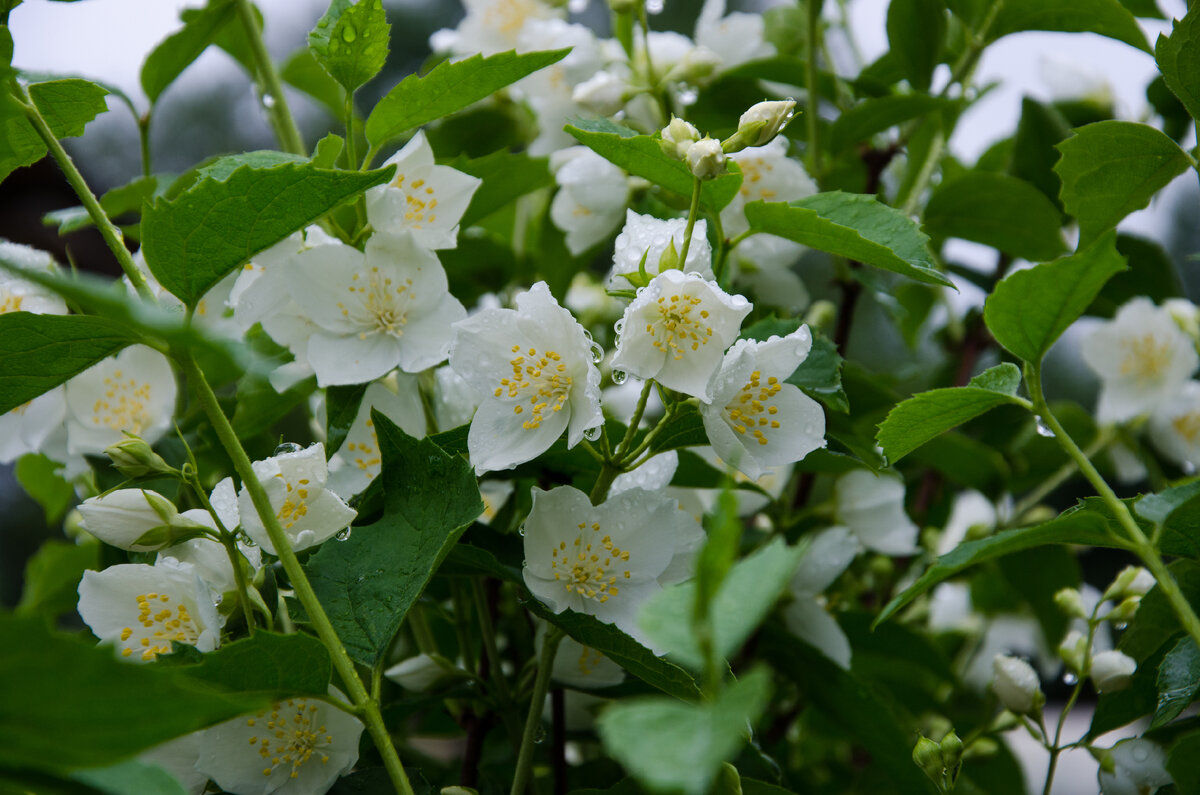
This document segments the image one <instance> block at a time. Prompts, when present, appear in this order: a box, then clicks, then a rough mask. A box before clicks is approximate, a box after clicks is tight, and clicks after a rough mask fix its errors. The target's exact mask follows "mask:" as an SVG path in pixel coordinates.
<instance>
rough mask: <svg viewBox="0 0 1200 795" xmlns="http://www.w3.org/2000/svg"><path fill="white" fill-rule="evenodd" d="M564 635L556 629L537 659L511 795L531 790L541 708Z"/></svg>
mask: <svg viewBox="0 0 1200 795" xmlns="http://www.w3.org/2000/svg"><path fill="white" fill-rule="evenodd" d="M562 639H563V631H562V630H561V629H559V628H558V627H553V628H552V629H551V630H550V631H549V632H547V633H546V639H545V640H544V641H543V642H542V654H541V656H540V657H539V658H538V672H537V679H535V680H534V682H533V697H532V700H531V701H530V702H529V714H528V715H527V716H526V717H525V731H524V733H523V734H522V735H521V750H520V752H519V753H518V754H517V770H516V773H514V774H513V783H512V789H511V790H510V791H509V792H510V795H522V793H524V792H525V790H526V789H527V788H528V786H529V772H530V770H531V769H532V767H533V746H534V739H535V738H536V737H537V731H538V729H539V728H540V727H541V725H542V706H543V705H544V704H545V703H546V691H547V690H549V689H550V674H551V673H553V672H554V655H555V653H556V652H557V651H558V644H559V643H561V642H562Z"/></svg>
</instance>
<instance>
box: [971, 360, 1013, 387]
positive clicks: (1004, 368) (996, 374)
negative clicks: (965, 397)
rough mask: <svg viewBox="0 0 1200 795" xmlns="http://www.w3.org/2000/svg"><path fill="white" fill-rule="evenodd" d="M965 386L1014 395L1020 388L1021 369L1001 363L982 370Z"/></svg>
mask: <svg viewBox="0 0 1200 795" xmlns="http://www.w3.org/2000/svg"><path fill="white" fill-rule="evenodd" d="M967 386H971V387H979V388H980V389H990V390H992V391H993V392H1001V393H1003V394H1005V395H1015V394H1017V389H1018V388H1019V387H1020V386H1021V368H1020V367H1017V366H1016V365H1015V364H1013V363H1012V362H1003V363H1001V364H998V365H996V366H995V367H989V368H988V369H986V370H984V371H983V372H982V373H980V374H979V375H977V376H975V377H974V378H972V379H971V380H970V381H968V382H967Z"/></svg>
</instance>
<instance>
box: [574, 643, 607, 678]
mask: <svg viewBox="0 0 1200 795" xmlns="http://www.w3.org/2000/svg"><path fill="white" fill-rule="evenodd" d="M603 659H604V653H603V652H599V651H596V650H595V649H593V648H591V647H590V646H583V647H582V648H580V650H579V663H578V665H579V673H581V674H583V675H584V676H591V675H592V674H593V673H594V672H595V670H596V666H598V665H600V661H601V660H603Z"/></svg>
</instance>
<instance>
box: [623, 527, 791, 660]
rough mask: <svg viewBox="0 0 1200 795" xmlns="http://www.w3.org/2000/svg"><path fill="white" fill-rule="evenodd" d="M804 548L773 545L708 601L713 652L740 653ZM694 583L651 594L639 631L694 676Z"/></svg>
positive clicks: (697, 655) (751, 557)
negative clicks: (692, 611) (738, 651)
mask: <svg viewBox="0 0 1200 795" xmlns="http://www.w3.org/2000/svg"><path fill="white" fill-rule="evenodd" d="M803 554H804V547H789V546H787V544H785V543H784V541H783V539H778V538H777V539H776V540H775V541H773V542H771V543H770V544H767V545H765V546H763V547H762V548H760V549H758V550H757V551H755V552H754V553H753V554H751V555H749V556H747V557H746V558H745V559H743V560H742V561H740V562H739V563H738V564H737V565H735V566H734V567H733V568H732V569H731V570H730V571H729V574H728V575H727V576H726V577H725V579H724V582H722V583H721V585H720V587H719V588H718V590H717V592H716V595H715V596H714V598H713V599H712V603H711V607H710V616H711V620H712V634H713V646H714V650H715V652H716V653H717V654H718V655H720V656H722V657H728V656H729V655H730V654H732V653H733V652H734V651H736V650H737V649H738V648H740V647H741V645H742V644H743V643H745V642H746V639H747V638H748V637H750V634H751V633H753V632H754V630H755V629H757V628H758V625H759V624H760V623H761V622H762V620H763V619H764V618H765V617H766V615H767V612H768V611H769V610H770V609H771V607H772V606H773V605H774V604H775V602H776V601H778V599H779V597H780V595H782V593H783V591H784V589H785V588H786V587H787V584H788V581H789V580H790V579H791V576H792V572H794V571H795V570H796V566H797V565H799V563H800V558H801V556H803ZM696 588H697V583H696V581H694V580H692V581H689V582H685V583H680V584H678V585H672V586H670V587H668V588H665V589H663V590H662V591H661V592H660V593H658V594H655V595H654V596H653V597H652V598H651V599H650V600H649V601H648V602H647V603H646V604H645V606H644V607H643V608H642V611H641V613H640V614H639V616H638V625H639V626H640V627H641V629H642V631H643V632H645V633H646V636H647V637H648V638H649V639H650V640H651V641H652V642H653V643H654V645H655V646H661V647H662V648H665V649H667V655H668V656H669V657H670V658H672V659H674V660H678V661H679V662H680V663H681V664H683V665H685V666H687V667H689V668H691V669H693V670H696V671H699V670H702V669H703V668H704V656H703V654H702V652H701V650H700V646H699V645H698V643H697V641H696V638H695V636H694V634H693V632H692V626H691V622H690V621H688V620H687V619H686V617H687V616H690V615H691V608H692V604H693V602H694V601H695V598H696Z"/></svg>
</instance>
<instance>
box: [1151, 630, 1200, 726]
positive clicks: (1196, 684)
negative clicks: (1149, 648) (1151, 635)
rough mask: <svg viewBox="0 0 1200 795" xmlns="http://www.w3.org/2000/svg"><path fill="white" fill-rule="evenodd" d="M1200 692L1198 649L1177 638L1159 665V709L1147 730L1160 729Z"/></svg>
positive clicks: (1187, 640) (1156, 709) (1186, 639)
mask: <svg viewBox="0 0 1200 795" xmlns="http://www.w3.org/2000/svg"><path fill="white" fill-rule="evenodd" d="M1198 692H1200V649H1198V648H1196V641H1194V640H1192V639H1191V638H1186V637H1185V638H1180V639H1179V642H1178V643H1176V644H1175V646H1174V647H1173V648H1172V649H1171V650H1170V651H1169V652H1167V656H1166V657H1163V661H1162V662H1161V663H1160V664H1159V666H1158V706H1157V707H1156V708H1155V710H1154V721H1153V722H1152V723H1151V724H1150V728H1157V727H1159V726H1163V725H1165V724H1167V723H1170V722H1171V721H1173V720H1175V718H1177V717H1179V714H1180V713H1181V712H1183V711H1184V710H1185V709H1187V708H1188V706H1189V705H1190V704H1191V703H1192V702H1193V701H1194V700H1195V699H1196V694H1197V693H1198Z"/></svg>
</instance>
